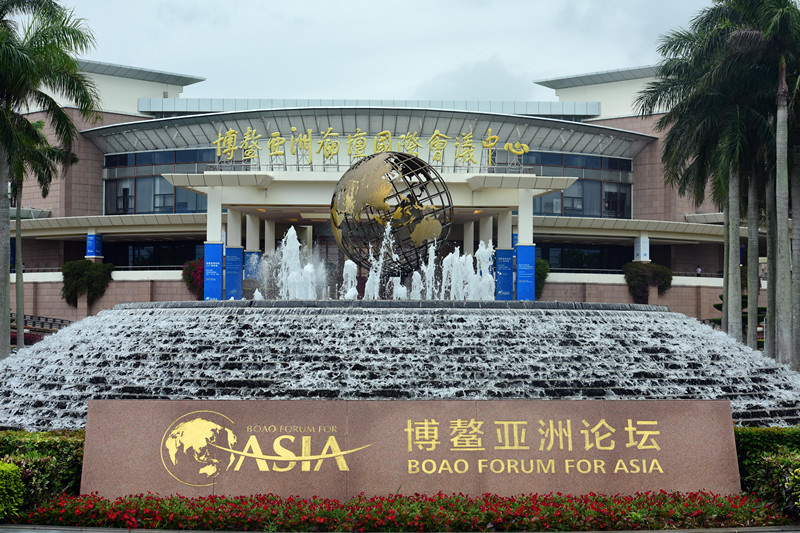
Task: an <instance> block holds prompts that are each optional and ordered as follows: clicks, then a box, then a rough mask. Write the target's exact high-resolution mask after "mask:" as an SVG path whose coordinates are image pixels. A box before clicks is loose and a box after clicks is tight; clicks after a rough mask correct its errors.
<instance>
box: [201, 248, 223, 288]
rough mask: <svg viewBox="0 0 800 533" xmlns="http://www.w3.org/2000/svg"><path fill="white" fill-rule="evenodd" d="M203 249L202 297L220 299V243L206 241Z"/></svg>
mask: <svg viewBox="0 0 800 533" xmlns="http://www.w3.org/2000/svg"><path fill="white" fill-rule="evenodd" d="M204 250H205V251H204V254H205V260H204V263H205V264H204V266H203V299H204V300H222V243H221V242H207V243H205V246H204Z"/></svg>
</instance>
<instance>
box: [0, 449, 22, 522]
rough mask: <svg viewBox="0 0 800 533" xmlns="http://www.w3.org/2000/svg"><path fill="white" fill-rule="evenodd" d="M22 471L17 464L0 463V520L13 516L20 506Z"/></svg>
mask: <svg viewBox="0 0 800 533" xmlns="http://www.w3.org/2000/svg"><path fill="white" fill-rule="evenodd" d="M23 490H24V486H23V485H22V473H21V472H20V469H19V468H18V467H17V466H14V465H11V464H7V463H0V520H5V519H6V517H9V516H15V515H16V514H17V512H18V511H19V510H20V508H21V507H22V492H23Z"/></svg>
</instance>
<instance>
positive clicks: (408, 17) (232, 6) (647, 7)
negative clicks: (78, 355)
mask: <svg viewBox="0 0 800 533" xmlns="http://www.w3.org/2000/svg"><path fill="white" fill-rule="evenodd" d="M64 4H65V5H67V6H70V7H74V9H75V14H76V15H77V16H79V17H82V18H84V19H86V20H87V23H88V25H89V27H90V28H91V29H92V31H93V32H94V34H95V38H96V40H97V47H96V48H95V50H94V51H92V52H91V53H89V54H88V55H86V56H84V57H85V58H86V59H92V60H96V61H104V62H107V63H118V64H123V65H129V66H135V67H141V68H148V69H154V70H163V71H168V72H175V73H179V74H189V75H193V76H200V77H204V78H206V81H203V82H200V83H197V84H195V85H191V86H189V87H187V88H186V89H185V90H184V93H183V96H184V97H190V98H206V97H213V98H222V97H227V98H373V99H380V98H384V99H459V100H555V99H556V98H555V93H554V91H552V90H549V89H546V88H543V87H539V86H536V85H534V83H533V82H534V81H535V80H542V79H550V78H556V77H564V76H570V75H574V74H582V73H588V72H598V71H604V70H614V69H622V68H629V67H638V66H643V65H650V64H655V63H657V62H658V61H659V55H658V52H657V51H656V46H657V41H658V38H659V36H660V35H662V34H664V33H666V32H668V31H670V30H673V29H677V28H679V27H686V26H688V25H689V22H690V21H691V19H692V18H693V17H694V16H695V15H696V14H697V12H698V11H700V10H701V9H702V8H703V7H706V6H708V5H710V4H711V0H518V1H511V0H509V1H492V0H482V1H477V0H405V1H394V2H390V1H386V0H383V1H382V0H372V1H362V0H283V1H281V2H277V1H272V0H269V1H267V0H262V1H258V0H239V1H210V0H136V1H132V0H65V1H64Z"/></svg>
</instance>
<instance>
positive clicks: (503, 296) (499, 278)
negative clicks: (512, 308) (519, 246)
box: [494, 248, 514, 300]
mask: <svg viewBox="0 0 800 533" xmlns="http://www.w3.org/2000/svg"><path fill="white" fill-rule="evenodd" d="M495 261H496V262H497V265H496V266H495V279H494V283H495V285H494V288H495V300H513V299H514V250H508V249H501V248H498V249H497V250H496V251H495Z"/></svg>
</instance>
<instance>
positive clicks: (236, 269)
mask: <svg viewBox="0 0 800 533" xmlns="http://www.w3.org/2000/svg"><path fill="white" fill-rule="evenodd" d="M243 257H244V250H242V248H241V247H236V248H226V249H225V299H226V300H230V299H231V298H233V299H234V300H241V299H242V259H243Z"/></svg>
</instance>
